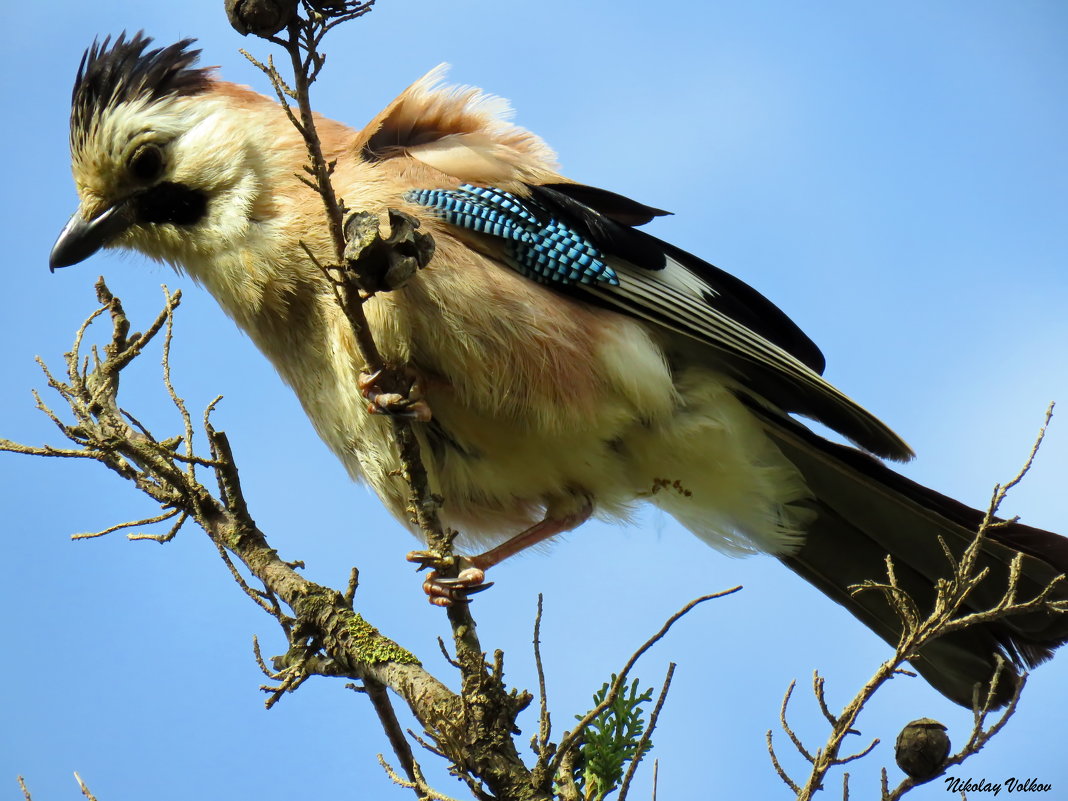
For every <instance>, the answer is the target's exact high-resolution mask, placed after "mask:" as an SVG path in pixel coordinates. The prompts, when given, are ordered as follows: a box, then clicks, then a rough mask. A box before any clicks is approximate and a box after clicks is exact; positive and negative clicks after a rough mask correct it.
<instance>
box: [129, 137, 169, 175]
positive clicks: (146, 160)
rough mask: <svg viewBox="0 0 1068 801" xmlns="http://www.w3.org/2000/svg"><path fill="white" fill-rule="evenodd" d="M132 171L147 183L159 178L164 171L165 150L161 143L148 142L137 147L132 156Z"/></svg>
mask: <svg viewBox="0 0 1068 801" xmlns="http://www.w3.org/2000/svg"><path fill="white" fill-rule="evenodd" d="M130 172H131V173H132V174H133V176H134V178H136V179H137V180H138V181H141V182H143V183H146V184H147V183H151V182H152V181H155V180H156V179H157V178H159V177H160V175H161V174H162V173H163V151H162V150H160V148H159V145H156V144H153V143H152V142H148V143H146V144H143V145H141V147H139V148H137V150H135V151H134V154H133V155H132V156H131V157H130Z"/></svg>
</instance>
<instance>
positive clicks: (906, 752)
mask: <svg viewBox="0 0 1068 801" xmlns="http://www.w3.org/2000/svg"><path fill="white" fill-rule="evenodd" d="M948 756H949V736H948V735H947V734H946V727H945V726H943V725H942V724H941V723H939V722H938V721H937V720H931V719H930V718H920V719H919V720H914V721H912V723H909V724H908V725H906V726H905V728H903V729H902V730H901V734H899V735H898V736H897V746H896V747H895V749H894V757H895V759H896V760H897V766H898V767H899V768H901V769H902V770H903V771H905V773H906V774H908V775H909V776H911V777H912V778H913V779H920V780H921V781H924V780H927V779H931V778H933V777H935V776H937V775H938V772H939V771H940V770H942V766H943V765H944V764H945V763H946V758H947V757H948Z"/></svg>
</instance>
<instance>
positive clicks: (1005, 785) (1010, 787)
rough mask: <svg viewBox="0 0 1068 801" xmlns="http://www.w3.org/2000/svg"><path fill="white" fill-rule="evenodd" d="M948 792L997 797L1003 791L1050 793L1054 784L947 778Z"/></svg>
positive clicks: (1009, 779) (1034, 781) (1010, 780)
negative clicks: (986, 794)
mask: <svg viewBox="0 0 1068 801" xmlns="http://www.w3.org/2000/svg"><path fill="white" fill-rule="evenodd" d="M945 783H946V790H947V791H948V792H950V793H993V794H994V795H997V794H998V793H1000V792H1001V791H1002V790H1003V789H1004V790H1006V791H1008V792H1010V793H1048V792H1049V791H1050V790H1052V789H1053V785H1052V784H1043V783H1042V782H1040V781H1039V780H1038V779H1017V778H1016V777H1010V778H1008V779H1005V780H1003V781H1000V782H991V781H987V780H986V779H961V778H958V777H956V776H946V778H945Z"/></svg>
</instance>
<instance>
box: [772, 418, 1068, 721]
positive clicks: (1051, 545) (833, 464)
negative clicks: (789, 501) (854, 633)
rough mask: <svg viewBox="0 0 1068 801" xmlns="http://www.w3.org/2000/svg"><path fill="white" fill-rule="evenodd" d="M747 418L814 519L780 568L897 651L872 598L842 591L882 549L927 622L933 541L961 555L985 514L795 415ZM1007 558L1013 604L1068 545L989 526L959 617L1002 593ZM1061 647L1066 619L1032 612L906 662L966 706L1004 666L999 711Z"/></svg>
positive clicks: (934, 573)
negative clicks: (1026, 671)
mask: <svg viewBox="0 0 1068 801" xmlns="http://www.w3.org/2000/svg"><path fill="white" fill-rule="evenodd" d="M756 411H758V414H760V416H761V417H762V418H763V419H764V420H765V421H766V422H767V429H768V433H769V434H770V435H771V437H772V438H773V439H774V441H775V442H776V444H777V445H778V446H779V448H780V449H781V450H782V452H783V454H784V455H785V456H786V457H787V458H788V459H790V461H791V462H793V463H794V464H795V465H796V466H797V468H798V469H799V470H800V471H801V473H802V474H803V475H804V477H805V480H806V482H807V483H808V485H809V488H810V489H811V490H812V492H813V493H814V495H815V497H816V498H817V500H816V502H815V508H816V511H817V518H816V522H815V523H814V524H813V525H812V528H811V529H810V530H809V532H808V535H807V539H806V542H805V545H804V547H802V548H801V550H800V551H799V552H798V553H796V554H794V555H792V556H789V557H781V559H782V561H783V562H784V563H785V564H786V565H787V566H788V567H790V568H791V569H792V570H794V571H796V572H797V573H798V574H799V575H801V576H802V577H804V578H805V579H806V580H807V581H810V582H811V583H812V584H814V585H815V586H817V587H819V588H820V589H821V590H822V591H823V592H824V593H826V594H827V595H828V596H830V597H831V598H833V599H834V600H836V601H838V602H839V603H840V604H842V605H843V606H845V607H846V609H848V610H849V611H850V612H852V613H853V614H854V615H855V616H856V617H857V618H858V619H859V620H860V621H861V622H863V623H864V624H865V625H866V626H868V627H869V628H871V629H872V630H873V631H874V632H876V633H877V634H878V635H879V636H880V637H882V638H883V639H884V640H886V641H887V642H889V643H891V644H892V645H896V644H897V642H898V637H899V634H900V631H901V625H900V623H899V621H898V618H897V615H896V614H895V613H894V612H893V611H892V609H891V608H890V606H889V604H888V603H887V601H886V599H885V598H884V597H883V596H882V593H879V592H874V591H867V592H862V593H857V594H854V593H852V592H851V591H850V589H849V588H850V586H851V585H855V584H860V583H861V582H863V581H864V580H867V579H870V580H875V581H884V580H885V577H886V565H885V559H886V555H887V554H889V555H890V556H891V557H892V558H893V560H894V566H895V574H896V576H897V580H898V582H899V584H900V585H901V586H902V588H903V589H905V590H906V591H907V592H908V593H909V595H910V596H911V597H912V599H913V600H914V601H915V602H916V604H917V605H918V607H919V610H920V612H921V614H924V615H926V614H927V613H928V612H930V610H931V609H932V608H933V604H934V598H935V591H934V585H935V582H936V580H937V579H939V578H946V577H948V576H949V575H950V570H951V568H950V565H949V562H948V560H947V559H946V555H945V553H944V552H943V550H942V546H941V544H940V543H939V541H938V538H939V537H941V538H942V539H943V540H944V541H945V543H946V545H947V546H948V547H949V549H950V550H951V551H952V552H953V553H954V555H955V557H957V558H959V557H960V555H961V554H962V553H963V552H964V550H965V548H966V547H967V546H968V544H969V543H971V542H972V541H973V540H974V539H975V534H976V531H977V530H978V528H979V525H980V523H981V521H982V519H983V514H982V513H981V512H978V511H976V510H975V509H971V508H969V507H967V506H965V505H964V504H962V503H958V502H957V501H955V500H953V499H952V498H947V497H946V496H944V495H941V494H939V493H937V492H935V491H933V490H930V489H928V488H926V487H924V486H922V485H920V484H917V483H916V482H914V481H910V480H909V479H907V478H905V477H904V476H901V475H898V474H897V473H895V472H894V471H893V470H890V469H889V468H887V467H886V466H885V465H883V464H882V462H880V461H878V460H876V459H874V458H872V457H870V456H868V455H867V454H864V453H861V452H860V451H857V450H855V449H853V448H849V447H846V446H842V445H836V444H834V443H831V442H827V441H826V440H824V439H823V438H822V437H819V436H817V435H816V434H813V433H812V432H810V431H809V430H808V429H807V428H805V427H803V426H801V425H798V424H796V423H794V421H793V420H790V419H783V418H772V417H770V416H769V415H768V414H767V413H766V412H760V411H759V410H756ZM1017 552H1022V553H1023V554H1024V557H1023V564H1022V570H1021V571H1020V577H1019V582H1018V591H1017V600H1018V601H1025V600H1029V599H1031V598H1033V597H1034V596H1035V595H1037V594H1038V593H1039V592H1040V591H1042V590H1043V589H1044V588H1045V587H1046V586H1047V585H1048V584H1049V583H1050V582H1051V581H1052V580H1053V579H1054V578H1056V577H1057V576H1058V575H1060V574H1068V539H1066V538H1065V537H1061V536H1060V535H1057V534H1053V533H1051V532H1048V531H1042V530H1041V529H1036V528H1031V527H1030V526H1025V525H1022V524H1019V523H1011V524H1006V525H1004V526H998V527H996V528H993V529H990V530H989V533H988V539H987V540H986V541H985V542H984V543H983V546H982V551H981V553H980V556H979V565H978V566H979V568H989V570H990V573H989V574H988V575H987V577H986V578H985V579H984V580H983V581H982V582H980V584H979V585H978V586H977V587H976V589H975V590H974V591H973V592H972V593H971V594H970V595H969V596H968V598H967V600H966V602H965V603H966V607H967V608H965V609H962V613H967V612H970V611H975V612H979V611H985V610H987V609H989V608H991V607H992V606H993V605H994V604H996V603H997V602H998V601H999V600H1000V599H1001V598H1002V595H1003V594H1004V592H1005V589H1006V587H1007V582H1008V576H1009V564H1010V563H1011V562H1012V560H1013V558H1014V557H1015V556H1016V554H1017ZM1054 598H1055V599H1056V600H1061V601H1064V600H1068V581H1062V582H1061V584H1060V585H1059V586H1058V587H1057V589H1056V593H1055V596H1054ZM1066 641H1068V613H1061V614H1058V613H1056V612H1052V611H1046V610H1041V611H1035V612H1029V613H1026V614H1021V615H1018V616H1014V617H1010V618H1005V619H1002V620H997V621H994V622H991V623H986V624H982V625H977V626H973V627H971V628H968V629H966V630H963V631H959V632H955V633H953V634H948V635H945V636H943V637H941V638H939V639H937V640H935V641H933V642H932V643H930V644H929V645H927V646H926V647H925V648H924V649H923V650H922V651H921V652H920V656H919V657H918V658H917V659H914V660H912V665H913V666H914V667H915V668H916V669H917V670H918V671H919V672H920V674H921V675H922V676H923V677H924V678H925V679H927V681H928V682H930V683H931V685H932V686H933V687H934V688H935V689H937V690H938V691H939V692H941V693H942V694H943V695H945V696H946V697H947V698H950V699H951V700H953V701H955V702H957V703H958V704H961V705H963V706H971V703H972V693H973V688H974V686H975V685H976V684H977V683H978V684H980V685H981V687H982V688H983V691H984V692H985V690H986V688H987V687H988V686H989V684H990V680H991V677H992V676H993V673H994V670H995V667H996V664H997V656H998V655H999V654H1000V655H1001V656H1003V657H1004V658H1005V659H1006V660H1007V662H1008V666H1009V670H1008V671H1007V672H1006V674H1003V679H1002V680H1001V681H999V685H998V687H999V689H998V692H997V697H998V701H999V704H1003V703H1005V702H1006V701H1007V700H1008V699H1009V697H1011V695H1012V692H1013V690H1014V688H1015V684H1016V681H1017V680H1018V673H1017V671H1018V670H1019V669H1021V668H1031V667H1034V666H1035V665H1038V664H1039V663H1041V662H1044V661H1045V660H1046V659H1049V658H1050V657H1051V656H1052V655H1053V651H1054V650H1055V649H1056V648H1057V647H1058V646H1060V645H1063V644H1064V643H1065V642H1066Z"/></svg>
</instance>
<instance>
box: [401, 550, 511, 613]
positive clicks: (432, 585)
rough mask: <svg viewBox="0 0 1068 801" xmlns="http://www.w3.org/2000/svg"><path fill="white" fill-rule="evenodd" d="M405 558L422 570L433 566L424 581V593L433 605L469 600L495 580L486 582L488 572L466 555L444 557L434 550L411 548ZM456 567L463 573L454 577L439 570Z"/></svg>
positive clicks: (447, 604)
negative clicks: (412, 549)
mask: <svg viewBox="0 0 1068 801" xmlns="http://www.w3.org/2000/svg"><path fill="white" fill-rule="evenodd" d="M406 558H407V560H408V561H409V562H413V563H415V564H417V565H418V566H419V567H418V569H419V570H425V569H426V568H428V567H432V568H434V570H433V571H431V572H430V574H429V575H427V577H426V580H425V581H424V582H423V592H425V593H426V595H427V600H429V601H430V603H431V604H433V605H434V606H453V605H454V604H458V603H467V602H468V601H469V600H470V597H471V596H472V595H474V594H476V593H479V592H484V591H485V590H488V589H489V588H490V587H492V586H493V582H492V581H486V571H484V570H482V568H479V567H475V566H474V565H473V564H471V561H470V560H469V559H468V558H467V557H464V556H442V555H441V554H438V553H434V552H433V551H412V552H411V553H409V554H408V556H407V557H406ZM455 566H459V567H460V572H459V573H458V574H457V575H456V576H455V577H453V576H442V575H440V574H439V573H438V571H439V570H444V569H447V568H450V567H455Z"/></svg>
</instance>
